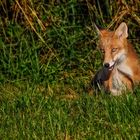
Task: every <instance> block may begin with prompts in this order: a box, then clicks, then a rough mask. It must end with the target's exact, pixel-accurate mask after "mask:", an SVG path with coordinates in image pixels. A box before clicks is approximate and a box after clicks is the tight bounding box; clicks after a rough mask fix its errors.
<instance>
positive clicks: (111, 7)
mask: <svg viewBox="0 0 140 140" xmlns="http://www.w3.org/2000/svg"><path fill="white" fill-rule="evenodd" d="M139 17H140V2H139V1H138V0H130V1H128V0H119V1H118V0H114V1H111V0H105V1H103V0H97V1H96V0H49V1H47V0H46V1H45V0H44V1H43V0H40V1H37V0H34V1H33V0H30V1H29V0H22V1H20V0H1V1H0V139H14V140H15V139H57V140H59V139H60V140H61V139H65V140H71V139H72V140H73V139H75V140H77V139H79V140H80V139H139V138H140V94H139V92H140V90H139V88H138V87H137V88H136V89H135V91H134V94H131V93H128V94H126V95H123V96H121V97H112V96H111V95H107V94H106V93H100V92H98V93H96V94H95V93H92V94H91V93H89V92H88V91H87V90H86V87H87V86H88V85H89V83H90V81H91V79H92V76H93V75H94V74H95V72H96V71H98V69H99V68H100V67H101V55H100V52H99V51H98V49H97V48H96V44H97V40H98V36H97V34H96V31H95V29H94V26H93V25H94V23H96V25H98V26H101V27H103V28H109V29H114V28H116V27H117V26H118V25H119V24H120V22H122V21H125V22H126V23H127V24H128V27H129V40H130V41H131V42H132V43H133V45H134V47H135V49H136V51H137V52H138V53H140V49H139V48H140V45H139V32H140V28H139V26H140V18H139Z"/></svg>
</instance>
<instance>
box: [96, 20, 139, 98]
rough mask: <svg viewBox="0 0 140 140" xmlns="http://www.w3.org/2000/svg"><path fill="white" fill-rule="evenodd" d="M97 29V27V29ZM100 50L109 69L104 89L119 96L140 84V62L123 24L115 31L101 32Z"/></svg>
mask: <svg viewBox="0 0 140 140" xmlns="http://www.w3.org/2000/svg"><path fill="white" fill-rule="evenodd" d="M96 28H97V27H96ZM97 31H98V34H99V46H98V47H99V48H100V50H101V52H102V54H103V57H104V61H103V66H104V67H105V68H106V69H108V71H109V76H108V79H106V80H105V81H103V86H104V88H105V89H106V90H107V91H109V92H110V93H111V94H112V95H114V96H117V95H121V94H122V93H124V92H125V91H126V90H130V91H133V86H134V85H135V84H138V83H139V82H140V62H139V59H138V56H137V54H136V52H135V50H134V48H133V47H132V45H131V44H130V43H129V42H128V40H127V37H128V27H127V25H126V23H125V22H122V23H121V24H120V25H119V27H118V28H117V29H116V30H115V31H108V30H99V29H98V28H97Z"/></svg>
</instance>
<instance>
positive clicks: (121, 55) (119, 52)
mask: <svg viewBox="0 0 140 140" xmlns="http://www.w3.org/2000/svg"><path fill="white" fill-rule="evenodd" d="M98 32H99V37H100V39H99V48H100V50H101V52H102V55H103V59H104V60H103V65H104V66H105V67H106V68H108V69H109V70H112V69H113V68H114V67H115V66H118V65H119V64H121V63H122V62H123V61H124V60H125V58H126V55H127V51H126V50H127V40H126V38H127V36H128V34H127V25H126V24H125V23H122V24H121V25H120V26H119V27H118V28H117V29H116V30H115V31H114V32H110V31H108V30H101V31H99V30H98Z"/></svg>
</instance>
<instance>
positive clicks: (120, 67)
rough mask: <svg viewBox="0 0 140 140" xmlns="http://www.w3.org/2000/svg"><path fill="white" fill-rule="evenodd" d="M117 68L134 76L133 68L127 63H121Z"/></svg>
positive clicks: (127, 74)
mask: <svg viewBox="0 0 140 140" xmlns="http://www.w3.org/2000/svg"><path fill="white" fill-rule="evenodd" d="M117 69H118V70H119V71H120V72H121V73H122V74H124V75H126V76H129V77H132V76H133V71H132V70H131V68H130V67H129V66H128V65H126V64H125V63H122V64H120V65H119V66H118V67H117Z"/></svg>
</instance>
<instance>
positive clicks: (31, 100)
mask: <svg viewBox="0 0 140 140" xmlns="http://www.w3.org/2000/svg"><path fill="white" fill-rule="evenodd" d="M5 86H6V85H5ZM8 87H10V85H8ZM14 88H15V87H12V85H11V89H7V88H6V87H5V88H3V89H2V88H1V91H2V93H3V94H2V93H1V109H0V114H1V128H0V134H1V136H0V137H1V139H139V138H140V135H139V132H140V116H139V113H140V112H139V111H140V96H139V95H138V94H137V95H132V94H128V95H124V96H122V97H112V96H110V95H105V94H100V95H98V96H89V95H87V94H81V95H80V96H79V97H77V98H71V99H69V98H65V96H62V95H59V96H56V95H47V93H45V92H41V91H39V90H38V88H37V87H34V88H33V87H29V86H28V85H27V87H26V88H25V89H22V90H19V89H18V88H16V89H14ZM5 89H7V91H3V90H5Z"/></svg>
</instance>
